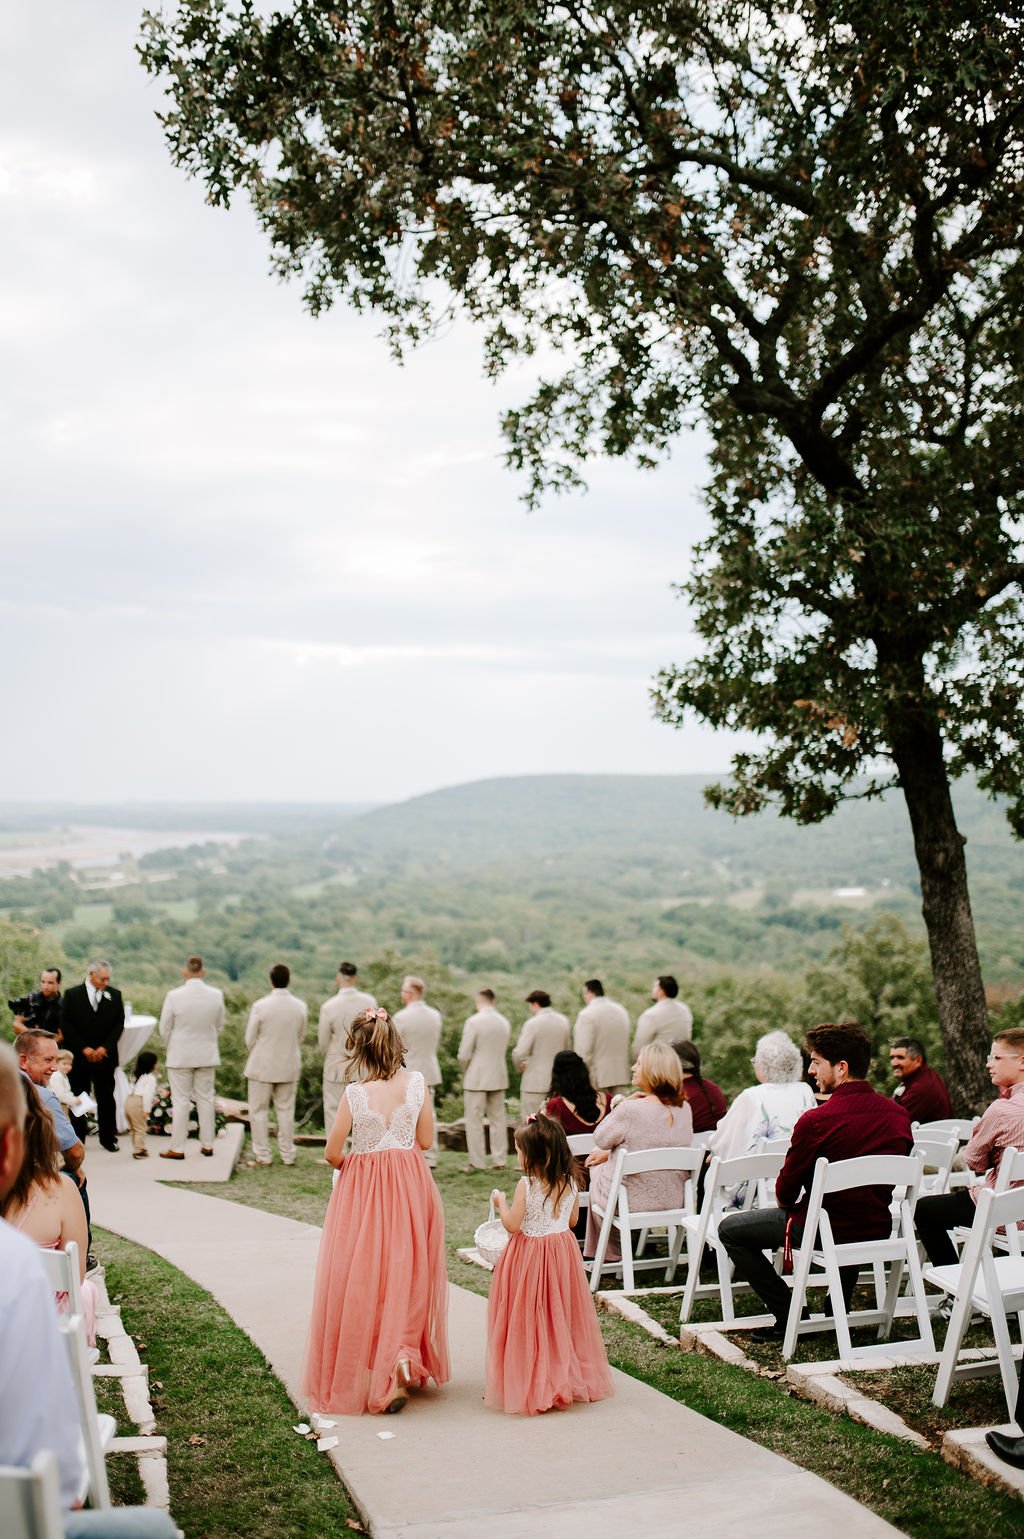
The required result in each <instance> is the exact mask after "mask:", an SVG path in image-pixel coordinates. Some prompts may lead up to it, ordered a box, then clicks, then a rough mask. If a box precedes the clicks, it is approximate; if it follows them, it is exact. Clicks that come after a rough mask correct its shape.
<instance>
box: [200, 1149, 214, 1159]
mask: <svg viewBox="0 0 1024 1539" xmlns="http://www.w3.org/2000/svg"><path fill="white" fill-rule="evenodd" d="M199 1153H200V1154H205V1155H208V1156H209V1157H210V1158H212V1157H213V1150H212V1149H200V1151H199Z"/></svg>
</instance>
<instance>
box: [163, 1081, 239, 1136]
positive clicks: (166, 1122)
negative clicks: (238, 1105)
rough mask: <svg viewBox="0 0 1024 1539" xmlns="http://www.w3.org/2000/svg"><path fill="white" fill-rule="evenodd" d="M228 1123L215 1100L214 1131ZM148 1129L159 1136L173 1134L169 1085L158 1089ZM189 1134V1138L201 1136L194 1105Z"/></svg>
mask: <svg viewBox="0 0 1024 1539" xmlns="http://www.w3.org/2000/svg"><path fill="white" fill-rule="evenodd" d="M226 1123H227V1118H226V1117H225V1116H224V1113H223V1112H222V1111H221V1109H220V1107H219V1106H218V1105H217V1104H216V1102H214V1131H215V1132H217V1133H219V1132H220V1130H221V1128H222V1127H224V1126H225V1125H226ZM148 1131H149V1132H150V1133H155V1134H157V1135H158V1136H159V1137H166V1138H170V1136H171V1092H170V1088H169V1086H167V1085H164V1086H163V1087H162V1088H161V1089H160V1090H158V1091H157V1096H156V1100H155V1101H154V1102H153V1109H152V1111H151V1112H150V1114H149V1124H148ZM188 1136H189V1138H198V1137H199V1123H198V1121H197V1120H196V1110H195V1107H194V1106H193V1107H191V1108H190V1109H189V1115H188Z"/></svg>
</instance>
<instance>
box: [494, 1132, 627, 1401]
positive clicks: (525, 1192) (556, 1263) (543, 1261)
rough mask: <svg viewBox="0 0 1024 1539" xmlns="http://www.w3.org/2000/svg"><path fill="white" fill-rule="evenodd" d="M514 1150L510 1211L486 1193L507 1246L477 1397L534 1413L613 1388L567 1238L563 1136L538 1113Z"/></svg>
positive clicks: (571, 1204)
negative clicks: (516, 1170)
mask: <svg viewBox="0 0 1024 1539" xmlns="http://www.w3.org/2000/svg"><path fill="white" fill-rule="evenodd" d="M516 1150H517V1152H518V1155H519V1165H520V1169H521V1170H522V1171H523V1172H524V1174H523V1179H522V1180H521V1181H520V1182H519V1185H518V1186H517V1187H516V1191H515V1196H514V1198H513V1199H512V1206H511V1207H509V1205H508V1203H507V1202H506V1200H505V1198H504V1196H503V1195H502V1193H501V1192H497V1191H496V1192H495V1193H494V1200H495V1202H496V1203H497V1205H498V1212H499V1215H500V1217H501V1221H502V1223H503V1224H504V1226H505V1228H506V1229H507V1230H508V1232H509V1234H510V1235H511V1239H510V1240H509V1242H508V1245H507V1246H506V1247H505V1250H504V1253H503V1254H502V1256H501V1259H500V1260H499V1262H498V1264H497V1266H496V1267H495V1269H494V1276H493V1278H492V1280H491V1296H490V1301H489V1303H488V1308H487V1385H486V1389H485V1392H484V1399H485V1401H486V1403H487V1404H488V1405H490V1406H494V1407H495V1408H496V1409H497V1410H500V1411H511V1412H515V1413H517V1414H519V1415H522V1416H536V1415H537V1414H538V1413H539V1412H540V1411H550V1410H555V1409H557V1410H564V1409H565V1408H566V1407H568V1406H570V1405H572V1403H573V1401H574V1400H606V1399H607V1398H608V1396H609V1395H611V1394H613V1393H614V1391H613V1388H612V1376H611V1370H610V1369H609V1367H608V1358H607V1355H606V1354H605V1350H604V1342H603V1341H602V1340H601V1330H600V1327H599V1326H598V1323H597V1313H596V1311H595V1308H594V1301H593V1299H592V1298H591V1296H590V1290H589V1288H588V1287H587V1276H586V1273H585V1271H584V1270H583V1262H582V1260H581V1258H580V1252H579V1246H578V1245H577V1244H576V1240H575V1239H574V1237H573V1234H572V1225H573V1224H574V1223H575V1222H576V1218H577V1216H578V1213H579V1201H578V1198H577V1193H576V1185H575V1182H574V1179H573V1159H572V1155H571V1153H570V1151H569V1145H568V1143H567V1142H566V1138H565V1133H564V1131H563V1129H562V1127H561V1125H560V1124H559V1123H557V1122H555V1121H554V1119H553V1118H552V1117H547V1116H545V1115H544V1114H543V1113H541V1112H538V1113H537V1115H536V1116H534V1117H531V1118H530V1119H529V1120H528V1121H527V1122H526V1123H524V1124H523V1126H522V1127H521V1128H518V1129H517V1130H516Z"/></svg>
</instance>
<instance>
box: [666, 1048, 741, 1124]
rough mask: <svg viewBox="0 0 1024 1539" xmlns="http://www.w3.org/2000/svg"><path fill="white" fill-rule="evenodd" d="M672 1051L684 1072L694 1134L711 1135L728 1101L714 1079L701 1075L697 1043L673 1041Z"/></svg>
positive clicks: (723, 1113) (684, 1082)
mask: <svg viewBox="0 0 1024 1539" xmlns="http://www.w3.org/2000/svg"><path fill="white" fill-rule="evenodd" d="M672 1049H673V1052H674V1053H675V1055H676V1057H677V1058H678V1059H679V1067H680V1068H681V1069H682V1071H683V1089H684V1090H685V1091H686V1099H687V1101H688V1103H689V1107H690V1111H691V1113H692V1114H693V1131H694V1132H695V1133H710V1132H711V1130H712V1128H716V1127H717V1126H718V1124H719V1122H720V1121H721V1120H722V1118H723V1117H724V1116H725V1111H726V1107H727V1106H728V1104H729V1103H728V1101H727V1100H726V1099H725V1096H724V1095H723V1093H722V1091H721V1090H720V1089H719V1087H718V1086H717V1085H716V1084H715V1082H714V1080H713V1079H705V1078H704V1077H703V1075H702V1074H701V1072H700V1048H699V1047H698V1046H697V1044H696V1042H674V1043H673V1044H672Z"/></svg>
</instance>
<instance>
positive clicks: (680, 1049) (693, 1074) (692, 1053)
mask: <svg viewBox="0 0 1024 1539" xmlns="http://www.w3.org/2000/svg"><path fill="white" fill-rule="evenodd" d="M672 1046H673V1047H674V1049H675V1054H676V1057H677V1058H678V1059H679V1067H680V1068H681V1069H682V1071H683V1073H684V1074H688V1075H689V1076H690V1078H691V1079H695V1080H696V1081H697V1083H698V1085H699V1086H700V1088H701V1089H702V1090H703V1089H704V1079H703V1076H702V1075H701V1072H700V1048H699V1047H698V1046H697V1044H696V1042H673V1044H672Z"/></svg>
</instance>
